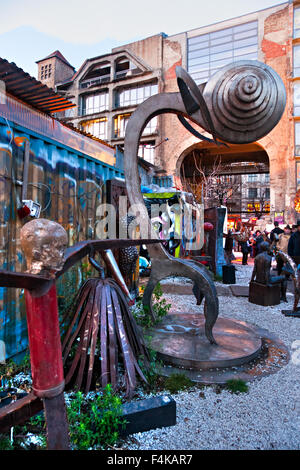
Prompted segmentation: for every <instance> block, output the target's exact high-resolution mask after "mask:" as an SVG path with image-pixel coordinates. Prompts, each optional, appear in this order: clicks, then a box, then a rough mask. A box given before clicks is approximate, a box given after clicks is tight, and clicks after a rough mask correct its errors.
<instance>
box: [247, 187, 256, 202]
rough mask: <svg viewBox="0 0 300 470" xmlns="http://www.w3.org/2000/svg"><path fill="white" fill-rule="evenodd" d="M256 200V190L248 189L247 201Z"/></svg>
mask: <svg viewBox="0 0 300 470" xmlns="http://www.w3.org/2000/svg"><path fill="white" fill-rule="evenodd" d="M256 198H257V188H248V199H256Z"/></svg>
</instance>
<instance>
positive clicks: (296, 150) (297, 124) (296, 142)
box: [295, 122, 300, 155]
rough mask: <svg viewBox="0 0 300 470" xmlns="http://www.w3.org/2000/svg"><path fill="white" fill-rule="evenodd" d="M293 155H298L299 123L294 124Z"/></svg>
mask: <svg viewBox="0 0 300 470" xmlns="http://www.w3.org/2000/svg"><path fill="white" fill-rule="evenodd" d="M295 155H300V122H295Z"/></svg>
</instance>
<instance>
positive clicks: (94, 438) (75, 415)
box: [67, 384, 125, 450]
mask: <svg viewBox="0 0 300 470" xmlns="http://www.w3.org/2000/svg"><path fill="white" fill-rule="evenodd" d="M67 414H68V421H69V429H70V440H71V443H72V444H73V446H74V447H75V448H76V449H78V450H88V449H91V448H93V447H95V446H97V447H99V446H100V447H102V448H103V447H104V446H105V445H110V446H112V445H114V444H115V443H116V442H117V441H118V438H119V430H120V428H121V427H122V426H124V425H125V420H124V418H122V407H121V399H120V398H119V397H118V396H117V395H115V394H114V392H113V390H112V387H111V385H110V384H108V385H107V386H106V388H105V389H104V392H103V395H98V396H96V397H95V398H94V399H93V400H86V399H85V397H84V395H83V393H82V392H77V393H76V394H75V398H74V399H72V401H71V403H70V405H69V406H68V408H67Z"/></svg>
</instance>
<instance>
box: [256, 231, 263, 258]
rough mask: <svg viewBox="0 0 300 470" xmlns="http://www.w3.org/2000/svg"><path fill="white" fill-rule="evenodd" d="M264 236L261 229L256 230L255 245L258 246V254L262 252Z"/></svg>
mask: <svg viewBox="0 0 300 470" xmlns="http://www.w3.org/2000/svg"><path fill="white" fill-rule="evenodd" d="M263 241H264V237H263V236H262V234H261V231H260V230H256V232H255V246H256V254H255V256H256V255H258V254H259V253H260V252H261V249H260V245H261V244H262V243H263Z"/></svg>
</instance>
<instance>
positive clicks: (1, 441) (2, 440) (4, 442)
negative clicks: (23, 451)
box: [0, 434, 14, 450]
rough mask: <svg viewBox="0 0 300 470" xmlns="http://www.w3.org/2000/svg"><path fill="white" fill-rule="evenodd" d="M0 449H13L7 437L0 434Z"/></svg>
mask: <svg viewBox="0 0 300 470" xmlns="http://www.w3.org/2000/svg"><path fill="white" fill-rule="evenodd" d="M0 450H14V446H13V445H12V443H11V442H10V439H9V437H7V436H5V435H4V434H0Z"/></svg>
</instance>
